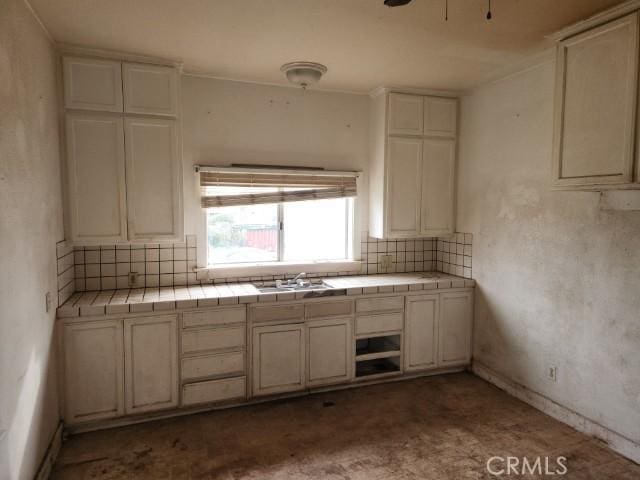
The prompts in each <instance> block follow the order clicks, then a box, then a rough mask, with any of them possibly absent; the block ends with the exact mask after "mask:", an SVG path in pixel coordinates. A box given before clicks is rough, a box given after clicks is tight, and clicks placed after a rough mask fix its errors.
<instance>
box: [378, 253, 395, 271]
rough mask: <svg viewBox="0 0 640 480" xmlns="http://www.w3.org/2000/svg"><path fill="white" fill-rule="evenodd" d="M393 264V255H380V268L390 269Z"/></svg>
mask: <svg viewBox="0 0 640 480" xmlns="http://www.w3.org/2000/svg"><path fill="white" fill-rule="evenodd" d="M392 264H393V257H392V256H391V255H382V257H380V268H381V269H382V270H389V269H390V268H391V265H392Z"/></svg>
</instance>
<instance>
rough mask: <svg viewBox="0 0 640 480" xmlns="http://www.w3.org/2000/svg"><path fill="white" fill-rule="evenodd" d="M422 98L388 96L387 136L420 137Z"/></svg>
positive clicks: (422, 118) (399, 95) (422, 115)
mask: <svg viewBox="0 0 640 480" xmlns="http://www.w3.org/2000/svg"><path fill="white" fill-rule="evenodd" d="M423 108H424V104H423V97H421V96H419V95H405V94H401V93H390V94H389V124H388V133H389V135H422V127H423V122H424V113H423Z"/></svg>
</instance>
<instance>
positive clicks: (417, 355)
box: [404, 295, 439, 371]
mask: <svg viewBox="0 0 640 480" xmlns="http://www.w3.org/2000/svg"><path fill="white" fill-rule="evenodd" d="M438 307H439V305H438V295H419V296H408V297H407V309H406V313H405V336H404V338H405V351H404V354H405V362H404V365H405V370H407V371H412V370H424V369H428V368H434V367H436V365H437V361H438V357H437V352H438V315H439V311H438Z"/></svg>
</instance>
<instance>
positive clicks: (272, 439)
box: [52, 373, 640, 480]
mask: <svg viewBox="0 0 640 480" xmlns="http://www.w3.org/2000/svg"><path fill="white" fill-rule="evenodd" d="M509 456H511V457H516V458H518V459H520V460H519V461H520V464H521V462H522V458H523V457H526V458H527V461H528V462H529V465H530V466H531V467H532V468H533V469H534V472H536V473H534V474H533V475H532V474H531V473H530V470H525V475H520V474H516V473H515V471H513V470H512V475H506V474H503V475H495V476H492V475H491V474H490V473H489V472H488V471H487V461H488V460H489V459H491V458H492V457H501V458H505V459H506V457H509ZM560 456H564V457H566V458H567V461H566V467H567V473H566V475H564V476H559V475H548V476H546V475H545V474H544V468H545V457H547V458H548V465H549V467H548V468H549V471H551V472H553V471H556V470H557V471H559V472H561V471H562V468H561V466H560V465H559V464H558V463H557V462H558V460H557V459H558V457H560ZM537 457H541V463H540V468H541V469H542V470H539V469H538V467H537V466H536V464H535V461H536V459H537ZM512 462H513V461H512ZM490 466H491V468H492V470H493V471H494V472H496V473H499V472H500V470H505V469H506V468H507V464H506V460H505V462H502V460H500V459H494V460H493V461H492V463H491V464H490ZM521 468H522V467H521V466H520V465H519V466H518V470H517V471H518V473H522V470H521ZM539 472H542V475H540V474H538V473H539ZM546 477H548V478H555V479H559V478H570V479H595V480H601V479H609V478H611V479H616V480H622V479H640V466H638V465H636V464H634V463H632V462H630V461H628V460H626V459H624V458H623V457H621V456H619V455H617V454H615V453H614V452H612V451H611V450H609V449H607V448H606V446H605V445H603V444H602V443H600V442H599V441H597V440H595V439H593V438H590V437H587V436H585V435H583V434H581V433H578V432H577V431H575V430H573V429H572V428H570V427H568V426H566V425H564V424H562V423H560V422H557V421H555V420H553V419H552V418H550V417H548V416H546V415H544V414H542V413H540V412H539V411H537V410H535V409H533V408H532V407H530V406H528V405H526V404H524V403H522V402H520V401H519V400H516V399H514V398H513V397H510V396H509V395H507V394H506V393H504V392H502V391H500V390H498V389H497V388H495V387H493V386H492V385H490V384H488V383H486V382H485V381H483V380H481V379H479V378H477V377H474V376H472V375H470V374H467V373H461V374H452V375H441V376H437V377H427V378H419V379H414V380H408V381H402V382H395V383H388V384H383V385H375V386H370V387H364V388H356V389H350V390H343V391H339V392H330V393H323V394H316V395H313V396H307V397H304V398H299V399H292V400H286V401H278V402H271V403H266V404H261V405H254V406H250V407H242V408H233V409H228V410H222V411H215V412H207V413H202V414H196V415H189V416H185V417H180V418H173V419H169V420H160V421H155V422H151V423H146V424H142V425H136V426H129V427H122V428H117V429H110V430H103V431H99V432H91V433H86V434H81V435H76V436H72V437H70V438H69V439H68V440H67V442H66V443H65V444H64V446H63V448H62V451H61V452H60V456H59V457H58V462H57V464H56V466H55V467H54V471H53V474H52V478H53V479H65V480H75V479H154V480H157V479H224V480H228V479H255V480H271V479H300V480H306V479H331V480H333V479H339V480H382V479H384V480H409V479H433V480H439V479H455V480H458V479H467V478H470V479H485V478H546Z"/></svg>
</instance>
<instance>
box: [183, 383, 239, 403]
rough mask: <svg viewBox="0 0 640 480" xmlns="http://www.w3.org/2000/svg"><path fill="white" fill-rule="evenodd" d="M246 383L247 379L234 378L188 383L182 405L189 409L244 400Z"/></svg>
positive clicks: (184, 388)
mask: <svg viewBox="0 0 640 480" xmlns="http://www.w3.org/2000/svg"><path fill="white" fill-rule="evenodd" d="M246 381H247V379H246V377H233V378H223V379H220V380H209V381H206V382H197V383H187V384H186V385H183V386H182V404H183V405H184V406H185V407H187V406H191V405H201V404H203V403H211V402H220V401H225V400H230V399H243V398H244V396H245V387H246V385H245V384H246Z"/></svg>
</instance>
